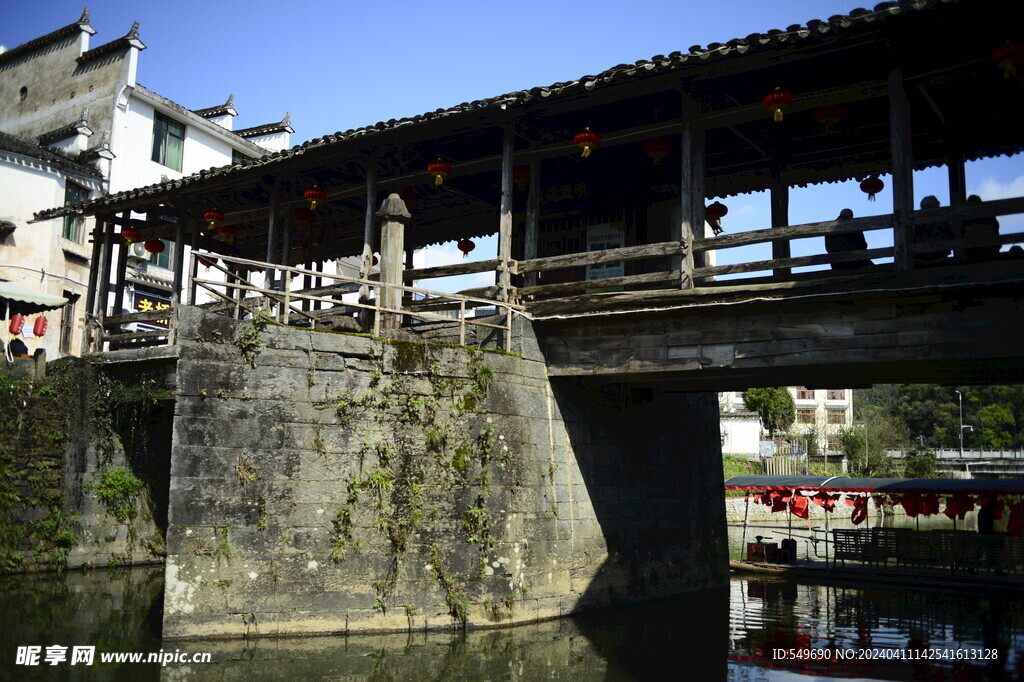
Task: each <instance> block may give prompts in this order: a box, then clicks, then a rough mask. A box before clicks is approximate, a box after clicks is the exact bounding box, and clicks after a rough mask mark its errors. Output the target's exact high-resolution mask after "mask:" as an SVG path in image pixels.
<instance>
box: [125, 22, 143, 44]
mask: <svg viewBox="0 0 1024 682" xmlns="http://www.w3.org/2000/svg"><path fill="white" fill-rule="evenodd" d="M125 38H127V39H129V40H140V38H139V22H137V21H133V22H132V29H131V30H130V31H128V33H127V34H126V35H125Z"/></svg>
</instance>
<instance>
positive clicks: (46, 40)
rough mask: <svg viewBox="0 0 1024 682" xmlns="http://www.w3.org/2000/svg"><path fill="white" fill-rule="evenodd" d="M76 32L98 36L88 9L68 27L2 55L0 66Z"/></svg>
mask: <svg viewBox="0 0 1024 682" xmlns="http://www.w3.org/2000/svg"><path fill="white" fill-rule="evenodd" d="M76 32H85V33H88V34H89V35H96V29H94V28H93V27H92V26H90V25H89V8H88V7H86V8H85V9H84V10H83V11H82V15H81V16H80V17H79V18H78V21H75V22H73V23H71V24H68V25H67V26H62V27H61V28H58V29H57V30H56V31H51V32H49V33H47V34H45V35H41V36H39V37H38V38H33V39H32V40H29V41H28V42H24V43H22V44H21V45H17V46H15V47H12V48H11V49H9V50H7V51H6V52H2V53H0V64H3V63H5V62H11V61H14V60H15V59H18V58H19V57H21V56H23V55H26V54H28V53H29V52H33V51H34V50H36V48H39V47H42V46H43V45H48V44H50V43H53V42H56V41H58V40H61V39H62V38H67V37H68V36H73V35H75V33H76Z"/></svg>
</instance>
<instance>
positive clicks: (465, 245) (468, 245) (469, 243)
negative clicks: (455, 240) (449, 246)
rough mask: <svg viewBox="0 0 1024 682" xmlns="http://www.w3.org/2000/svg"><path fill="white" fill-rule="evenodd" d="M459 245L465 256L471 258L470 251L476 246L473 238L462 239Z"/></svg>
mask: <svg viewBox="0 0 1024 682" xmlns="http://www.w3.org/2000/svg"><path fill="white" fill-rule="evenodd" d="M458 246H459V251H461V252H462V257H463V258H469V252H470V251H472V250H473V249H475V248H476V244H474V243H473V240H472V239H460V240H459V244H458Z"/></svg>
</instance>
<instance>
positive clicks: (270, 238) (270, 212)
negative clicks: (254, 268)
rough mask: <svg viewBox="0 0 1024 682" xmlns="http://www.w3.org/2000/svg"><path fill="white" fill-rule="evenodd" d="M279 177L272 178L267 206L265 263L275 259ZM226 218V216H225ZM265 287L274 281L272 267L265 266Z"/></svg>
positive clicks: (279, 191) (269, 286) (279, 192)
mask: <svg viewBox="0 0 1024 682" xmlns="http://www.w3.org/2000/svg"><path fill="white" fill-rule="evenodd" d="M280 195H281V178H276V179H275V180H274V186H273V187H272V188H271V189H270V203H269V205H268V207H267V263H273V262H274V261H275V260H276V259H277V254H276V253H275V251H276V244H275V242H276V241H277V223H278V221H279V217H278V211H279V208H280V206H279V202H280V200H281V196H280ZM225 220H227V216H225ZM266 278H267V281H266V287H267V288H268V289H270V288H271V283H272V282H273V281H274V268H272V267H269V266H268V267H267V269H266Z"/></svg>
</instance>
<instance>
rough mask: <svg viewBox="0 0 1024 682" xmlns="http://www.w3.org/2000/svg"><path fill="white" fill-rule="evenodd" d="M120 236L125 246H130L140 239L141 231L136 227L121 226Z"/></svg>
mask: <svg viewBox="0 0 1024 682" xmlns="http://www.w3.org/2000/svg"><path fill="white" fill-rule="evenodd" d="M121 237H123V238H124V245H125V246H131V245H132V244H134V243H135V242H137V241H139V240H141V239H142V232H141V231H140V230H139V229H138V228H137V227H131V226H129V227H122V228H121Z"/></svg>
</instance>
